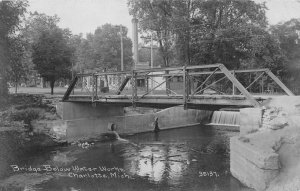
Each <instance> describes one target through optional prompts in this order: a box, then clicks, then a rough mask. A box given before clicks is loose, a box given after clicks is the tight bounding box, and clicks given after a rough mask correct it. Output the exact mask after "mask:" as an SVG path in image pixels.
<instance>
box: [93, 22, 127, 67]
mask: <svg viewBox="0 0 300 191" xmlns="http://www.w3.org/2000/svg"><path fill="white" fill-rule="evenodd" d="M121 27H123V30H122V32H123V33H122V34H120V26H117V25H111V24H105V25H103V26H102V27H98V28H97V29H96V30H95V33H94V35H93V36H92V39H93V41H92V48H93V50H94V55H93V58H94V63H93V64H94V66H93V67H96V68H102V69H104V68H107V69H112V70H115V71H120V70H121V64H120V62H121V61H120V59H121V38H120V35H122V38H123V54H124V68H125V69H130V68H131V63H132V43H131V40H130V39H129V38H128V37H127V32H128V30H127V28H126V27H124V26H121Z"/></svg>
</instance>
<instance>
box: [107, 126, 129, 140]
mask: <svg viewBox="0 0 300 191" xmlns="http://www.w3.org/2000/svg"><path fill="white" fill-rule="evenodd" d="M116 128H117V125H116V124H114V123H113V124H111V126H110V130H111V132H112V133H113V134H114V136H115V139H116V140H118V141H123V142H128V140H126V139H122V138H121V137H120V135H119V134H118V133H117V131H116Z"/></svg>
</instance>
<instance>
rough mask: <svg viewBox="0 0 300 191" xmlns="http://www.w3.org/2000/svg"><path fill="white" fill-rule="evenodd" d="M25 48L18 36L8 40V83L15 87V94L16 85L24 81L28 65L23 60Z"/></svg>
mask: <svg viewBox="0 0 300 191" xmlns="http://www.w3.org/2000/svg"><path fill="white" fill-rule="evenodd" d="M24 52H25V46H24V42H23V41H22V38H21V37H20V36H15V37H14V38H11V39H10V40H9V59H8V60H9V67H8V74H9V81H10V82H12V83H13V84H14V85H15V93H17V90H18V84H19V82H20V81H21V80H22V79H26V74H27V73H28V65H27V63H26V62H25V60H24Z"/></svg>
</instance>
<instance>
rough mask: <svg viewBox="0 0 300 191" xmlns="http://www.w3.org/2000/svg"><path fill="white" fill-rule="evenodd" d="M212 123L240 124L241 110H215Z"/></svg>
mask: <svg viewBox="0 0 300 191" xmlns="http://www.w3.org/2000/svg"><path fill="white" fill-rule="evenodd" d="M210 125H225V126H239V125H240V112H237V111H214V113H213V116H212V118H211V123H210Z"/></svg>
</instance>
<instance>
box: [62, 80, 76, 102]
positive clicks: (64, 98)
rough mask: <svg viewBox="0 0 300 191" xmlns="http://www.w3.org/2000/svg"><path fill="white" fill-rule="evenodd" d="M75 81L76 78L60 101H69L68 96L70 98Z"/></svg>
mask: <svg viewBox="0 0 300 191" xmlns="http://www.w3.org/2000/svg"><path fill="white" fill-rule="evenodd" d="M77 81H78V76H75V78H74V79H73V81H72V82H71V84H70V85H69V87H68V89H67V91H66V93H65V95H64V97H63V98H62V101H66V100H67V99H69V96H70V94H71V92H72V91H73V89H74V87H75V85H76V83H77Z"/></svg>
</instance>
